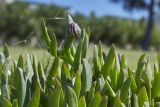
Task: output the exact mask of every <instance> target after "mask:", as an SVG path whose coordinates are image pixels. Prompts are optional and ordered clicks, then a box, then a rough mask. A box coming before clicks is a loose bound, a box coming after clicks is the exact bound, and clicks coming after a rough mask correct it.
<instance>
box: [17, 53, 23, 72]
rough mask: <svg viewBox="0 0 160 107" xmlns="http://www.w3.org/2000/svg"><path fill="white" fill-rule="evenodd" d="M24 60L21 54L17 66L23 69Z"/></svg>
mask: <svg viewBox="0 0 160 107" xmlns="http://www.w3.org/2000/svg"><path fill="white" fill-rule="evenodd" d="M23 65H24V61H23V57H22V55H20V56H19V58H18V64H17V66H18V67H20V68H22V69H23Z"/></svg>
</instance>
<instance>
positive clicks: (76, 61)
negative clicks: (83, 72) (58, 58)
mask: <svg viewBox="0 0 160 107" xmlns="http://www.w3.org/2000/svg"><path fill="white" fill-rule="evenodd" d="M81 52H82V41H80V42H79V44H78V47H77V50H76V54H75V58H74V72H77V71H79V66H80V64H81V57H82V56H81Z"/></svg>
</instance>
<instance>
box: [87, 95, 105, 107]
mask: <svg viewBox="0 0 160 107" xmlns="http://www.w3.org/2000/svg"><path fill="white" fill-rule="evenodd" d="M101 100H102V97H101V94H100V93H99V92H97V93H96V94H95V96H94V98H93V100H92V101H91V103H90V104H89V107H98V106H99V104H100V102H101Z"/></svg>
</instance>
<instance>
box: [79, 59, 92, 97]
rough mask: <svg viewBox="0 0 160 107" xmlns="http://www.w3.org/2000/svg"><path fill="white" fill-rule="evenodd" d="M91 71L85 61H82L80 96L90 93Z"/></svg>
mask: <svg viewBox="0 0 160 107" xmlns="http://www.w3.org/2000/svg"><path fill="white" fill-rule="evenodd" d="M92 75H93V73H92V69H91V66H90V64H89V63H88V61H87V60H86V59H83V71H82V94H84V93H85V92H87V91H90V88H91V86H92Z"/></svg>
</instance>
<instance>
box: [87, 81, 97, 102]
mask: <svg viewBox="0 0 160 107" xmlns="http://www.w3.org/2000/svg"><path fill="white" fill-rule="evenodd" d="M95 87H96V83H95V82H94V83H93V84H92V87H91V89H90V91H89V92H88V95H87V99H86V101H87V105H89V104H90V103H91V101H92V99H93V98H94V95H95Z"/></svg>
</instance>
